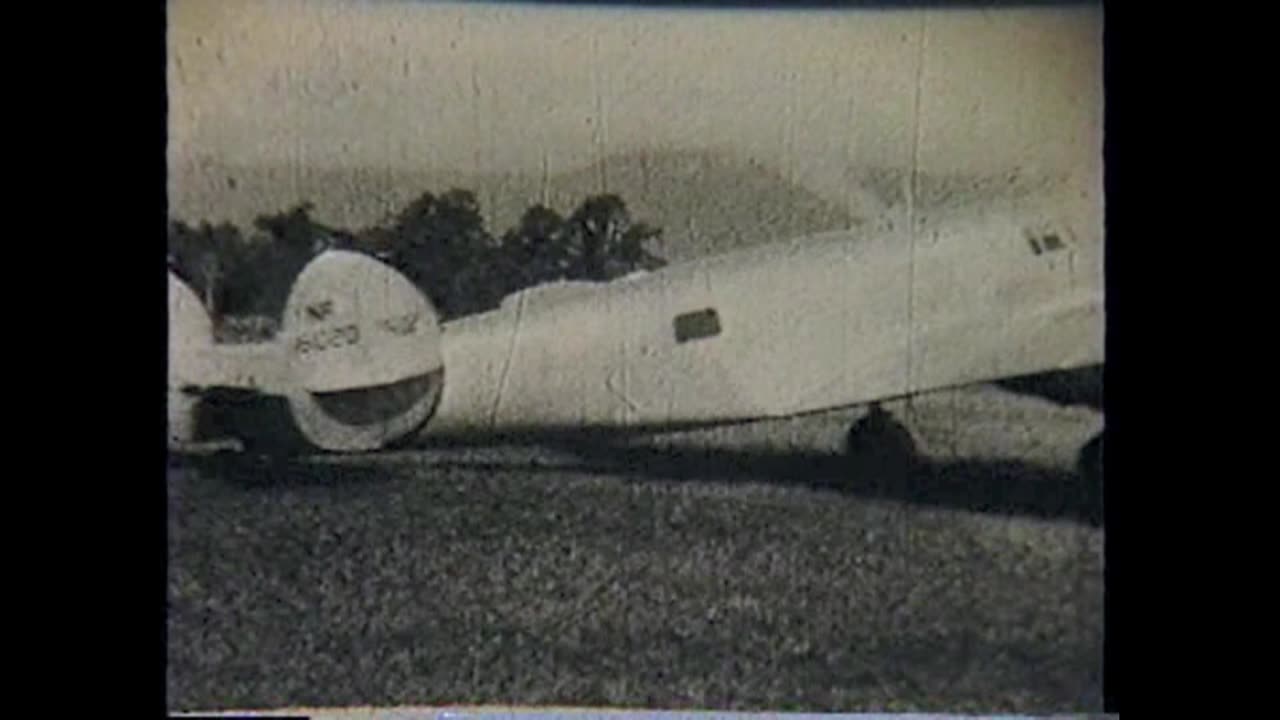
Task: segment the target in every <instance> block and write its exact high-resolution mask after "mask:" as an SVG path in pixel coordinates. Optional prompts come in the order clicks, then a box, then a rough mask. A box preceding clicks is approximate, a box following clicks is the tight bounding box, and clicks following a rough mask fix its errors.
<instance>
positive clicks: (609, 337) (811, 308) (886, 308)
mask: <svg viewBox="0 0 1280 720" xmlns="http://www.w3.org/2000/svg"><path fill="white" fill-rule="evenodd" d="M1081 217H1086V218H1093V221H1092V222H1089V221H1081V220H1079V218H1081ZM1102 234H1103V233H1102V225H1101V221H1100V219H1099V218H1098V217H1097V216H1096V215H1095V214H1094V213H1082V214H1080V213H1077V214H1075V215H1074V216H1071V217H1060V216H1057V215H1054V214H1052V213H1042V214H1038V213H1031V214H1018V215H1009V214H992V215H989V216H985V217H984V216H980V215H975V216H973V217H971V218H969V219H967V220H956V221H953V222H948V223H945V224H943V223H935V225H934V226H932V227H928V226H917V229H916V231H914V232H907V231H906V230H905V229H900V230H898V231H896V232H894V231H890V232H887V233H884V234H882V235H879V236H874V237H864V236H861V235H860V234H858V233H855V232H845V231H841V232H830V233H824V234H818V235H813V236H807V237H802V238H797V239H794V240H790V241H785V242H776V243H772V244H768V245H763V246H758V247H753V248H749V249H744V250H740V251H737V252H733V253H730V254H726V255H721V256H716V257H708V258H703V259H699V260H696V261H691V262H686V263H681V264H678V265H672V266H669V267H665V268H663V269H661V270H658V271H656V272H652V273H645V274H639V275H635V276H630V277H626V278H623V279H619V280H614V281H611V282H605V283H583V282H565V283H554V284H550V285H544V286H539V287H535V288H532V289H530V290H526V291H522V292H519V293H517V294H514V295H512V296H510V297H508V298H506V300H505V301H504V302H503V303H502V306H501V307H500V308H499V309H496V310H493V311H490V312H485V313H482V314H478V315H472V316H468V317H463V318H460V319H457V320H453V321H450V322H446V323H441V322H440V321H439V317H438V315H437V313H436V311H435V309H434V308H433V307H432V304H431V302H430V301H429V300H428V299H427V298H426V297H425V296H424V295H423V293H422V292H420V291H419V290H418V289H417V288H416V287H415V286H414V285H413V284H412V283H411V282H410V281H409V280H407V279H406V278H405V277H403V276H402V275H401V274H399V273H398V272H397V271H396V270H394V269H393V268H391V267H390V266H388V265H386V264H383V263H382V262H380V261H378V260H377V259H375V258H373V257H370V256H366V255H363V254H358V253H355V252H349V251H328V252H325V253H323V254H321V255H319V256H317V257H316V258H315V259H314V260H313V261H312V262H311V263H310V264H309V265H308V266H307V267H306V268H305V269H304V270H303V271H302V272H301V273H300V275H299V276H298V278H297V279H296V281H295V283H294V286H293V288H292V289H291V293H290V296H289V298H288V301H287V305H286V308H285V311H284V316H283V322H282V327H281V331H280V334H279V336H278V337H277V339H276V340H274V341H271V342H267V343H262V344H251V345H229V344H217V343H215V342H214V336H213V331H212V330H213V326H212V322H211V320H210V318H209V315H208V314H207V313H206V312H205V310H204V308H203V307H202V305H201V303H200V301H199V300H198V299H197V297H196V295H195V294H194V293H193V292H192V291H191V289H190V288H189V287H187V286H186V285H184V284H183V282H182V281H181V280H179V279H178V278H176V277H175V276H173V275H172V274H171V275H170V280H169V312H170V358H169V391H168V392H169V428H170V430H169V442H170V448H171V450H173V451H174V452H175V453H190V452H201V451H203V450H207V449H209V448H211V447H219V446H220V445H219V444H218V442H217V439H216V438H209V437H202V434H203V433H204V432H205V431H204V430H202V429H201V423H200V422H198V418H199V417H200V412H199V410H200V407H201V404H202V403H203V402H206V401H207V400H209V399H210V398H211V397H214V396H216V395H218V394H219V393H221V394H226V393H238V394H240V395H246V396H252V397H257V398H264V399H268V400H273V401H275V402H276V403H277V405H278V406H280V407H282V408H287V410H286V414H287V415H288V416H289V417H291V418H292V420H291V422H290V423H289V424H290V425H292V428H291V430H292V431H294V434H295V435H296V436H297V437H298V438H300V439H301V440H302V441H303V442H302V444H303V445H304V446H307V447H310V448H311V449H312V450H319V451H323V452H331V453H354V452H367V451H376V450H379V449H382V448H387V447H391V446H393V445H397V444H400V443H403V442H406V441H409V440H413V439H416V438H424V437H426V438H433V437H434V438H448V437H469V438H472V439H474V438H477V437H480V438H494V439H497V438H499V437H504V436H505V437H509V436H514V435H520V434H525V433H528V434H534V435H536V434H539V433H582V432H593V433H600V432H604V433H651V432H660V431H666V430H672V429H679V428H687V427H699V426H707V425H717V424H726V423H736V422H742V421H749V420H755V419H761V418H773V417H783V416H791V415H797V414H803V413H813V412H818V411H823V410H827V409H833V408H840V407H848V406H857V405H862V404H870V403H876V402H878V401H882V400H887V399H893V398H903V397H909V396H912V395H915V394H919V393H926V392H930V391H935V390H939V389H943V388H951V387H956V386H961V385H967V384H974V383H986V382H991V381H996V380H1000V379H1004V378H1018V377H1021V376H1028V375H1032V374H1035V373H1044V372H1046V371H1058V370H1067V369H1071V368H1087V367H1097V366H1100V365H1101V363H1102V362H1103V354H1104V353H1103V340H1104V321H1103V272H1102V262H1103V252H1102V249H1103V243H1102ZM232 432H236V433H240V434H242V435H243V434H246V433H247V434H248V435H249V436H250V437H243V436H242V437H240V438H237V440H236V441H237V442H242V443H246V444H251V443H252V442H253V440H254V439H255V438H254V437H252V436H253V435H254V434H255V433H257V432H259V430H258V429H257V428H234V429H232ZM1096 440H1097V438H1095V441H1096ZM273 442H275V440H274V439H273Z"/></svg>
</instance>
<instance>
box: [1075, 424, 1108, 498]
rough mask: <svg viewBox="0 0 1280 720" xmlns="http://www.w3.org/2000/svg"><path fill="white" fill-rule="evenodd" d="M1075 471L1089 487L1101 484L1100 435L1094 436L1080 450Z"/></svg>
mask: <svg viewBox="0 0 1280 720" xmlns="http://www.w3.org/2000/svg"><path fill="white" fill-rule="evenodd" d="M1076 469H1077V471H1078V472H1079V473H1080V477H1081V478H1083V479H1084V480H1085V482H1087V483H1088V484H1089V485H1090V486H1094V485H1098V484H1099V483H1101V482H1102V433H1098V434H1097V435H1094V436H1093V439H1092V440H1090V441H1089V442H1087V443H1085V445H1084V447H1082V448H1080V454H1079V456H1078V457H1077V459H1076Z"/></svg>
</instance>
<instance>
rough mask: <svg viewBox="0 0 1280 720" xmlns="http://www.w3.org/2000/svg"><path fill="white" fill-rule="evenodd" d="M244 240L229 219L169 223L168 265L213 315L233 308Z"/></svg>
mask: <svg viewBox="0 0 1280 720" xmlns="http://www.w3.org/2000/svg"><path fill="white" fill-rule="evenodd" d="M246 250H247V248H246V244H245V241H244V238H242V237H241V235H240V230H239V229H238V228H236V227H235V226H234V225H231V224H230V223H220V224H218V225H210V224H209V223H208V222H201V223H200V225H199V226H198V227H194V228H193V227H191V226H189V225H187V224H186V223H184V222H181V221H174V222H171V223H169V258H170V265H171V266H172V267H173V269H174V272H176V273H177V275H178V276H179V277H181V278H182V279H183V280H185V281H186V282H187V283H188V284H190V285H191V286H192V287H193V288H194V289H195V291H196V292H197V293H198V294H199V295H200V297H201V299H202V300H203V301H204V305H205V308H206V309H207V310H208V312H209V314H210V315H212V316H213V317H215V318H217V317H219V316H220V315H221V314H222V313H223V312H226V311H230V310H234V308H235V301H234V298H233V297H230V296H231V295H232V289H233V287H234V283H233V281H232V278H234V277H235V276H236V275H237V274H238V271H239V270H240V269H241V268H242V267H243V265H244V262H245V259H246V258H245V255H246Z"/></svg>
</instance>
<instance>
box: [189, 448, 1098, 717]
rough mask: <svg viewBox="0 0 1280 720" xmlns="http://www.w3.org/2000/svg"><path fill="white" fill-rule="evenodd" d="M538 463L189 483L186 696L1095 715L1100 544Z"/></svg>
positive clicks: (198, 701) (372, 464)
mask: <svg viewBox="0 0 1280 720" xmlns="http://www.w3.org/2000/svg"><path fill="white" fill-rule="evenodd" d="M535 454H536V453H535ZM495 457H496V458H502V457H506V458H511V459H515V461H516V462H515V466H514V467H513V468H511V469H507V470H504V469H501V467H500V466H499V465H497V464H495V463H492V462H490V460H491V459H492V458H495ZM480 460H483V462H479V461H480ZM525 460H527V458H524V459H521V458H520V457H519V452H518V451H515V450H512V451H493V450H489V451H479V450H456V451H449V452H443V453H434V454H433V453H412V452H411V453H400V454H396V455H392V456H388V457H385V458H380V459H377V460H372V459H370V460H361V461H357V462H346V463H341V464H330V465H319V466H316V467H313V468H310V469H308V470H307V471H306V472H304V473H302V474H300V475H294V476H289V477H278V478H267V477H257V478H255V482H253V483H248V484H245V483H237V482H233V481H231V480H229V479H228V478H225V477H223V478H220V477H214V476H209V475H205V474H202V473H199V472H194V471H190V470H176V469H175V470H172V471H171V476H170V500H169V516H170V520H169V533H170V567H169V574H170V579H169V593H170V627H169V641H170V659H169V680H168V687H169V693H170V700H169V702H170V706H171V707H172V708H174V709H219V708H245V707H284V706H299V705H308V706H333V705H364V704H371V705H392V704H534V705H611V706H623V707H664V708H680V709H697V708H715V709H726V710H764V709H779V710H807V711H837V710H838V711H868V710H884V711H930V710H932V711H949V712H1067V711H1085V710H1097V709H1100V705H1101V688H1100V682H1101V680H1100V678H1101V647H1102V646H1101V643H1102V537H1103V534H1102V531H1101V529H1099V528H1097V527H1091V526H1089V525H1088V524H1085V523H1079V522H1075V521H1072V520H1070V519H1056V520H1055V519H1033V518H1026V517H1017V516H1009V515H1002V514H996V513H983V512H973V511H967V510H963V509H953V508H947V507H938V506H929V505H928V504H917V503H909V502H901V501H897V500H880V499H876V498H874V497H867V496H865V495H858V494H856V493H848V492H840V491H838V490H835V489H823V488H819V487H814V486H811V485H807V484H798V485H793V484H789V483H787V482H782V481H779V478H773V479H771V480H766V481H760V482H734V481H732V480H725V479H723V478H719V477H708V478H699V477H684V478H682V479H681V480H680V481H678V482H677V481H671V480H664V479H662V478H661V477H660V475H661V471H658V472H657V473H656V475H658V476H657V477H655V476H652V475H650V476H642V475H643V473H641V472H639V471H625V472H619V473H617V474H614V475H600V474H595V475H592V474H585V473H581V472H574V471H572V470H566V469H556V468H554V467H551V468H546V467H544V468H543V469H542V470H541V471H539V472H531V471H530V469H529V466H528V465H527V464H526V463H525ZM472 461H477V462H475V463H474V464H473V465H472V466H469V465H468V463H469V462H472ZM795 472H796V473H797V475H803V474H804V473H805V469H804V468H802V467H796V468H795Z"/></svg>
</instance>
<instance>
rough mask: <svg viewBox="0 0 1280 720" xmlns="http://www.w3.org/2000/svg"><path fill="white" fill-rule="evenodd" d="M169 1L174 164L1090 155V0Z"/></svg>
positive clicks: (808, 162) (996, 168)
mask: <svg viewBox="0 0 1280 720" xmlns="http://www.w3.org/2000/svg"><path fill="white" fill-rule="evenodd" d="M169 18H170V25H169V35H168V37H169V40H168V42H169V56H170V60H169V88H170V90H169V92H170V95H169V105H170V115H169V118H170V121H169V122H170V158H171V162H175V163H184V162H189V161H191V160H196V159H201V158H212V159H216V160H217V161H219V162H222V163H228V164H245V165H255V164H276V165H279V164H291V163H301V164H303V165H308V166H329V167H332V166H339V167H396V168H428V169H443V170H462V171H480V172H491V171H506V170H541V169H542V168H543V167H544V165H545V166H546V167H547V169H548V170H550V171H551V172H557V171H560V170H564V169H570V168H573V167H577V166H582V165H585V164H588V163H590V162H592V161H594V160H596V159H597V158H599V157H601V156H603V155H607V154H610V153H615V152H619V151H625V150H631V149H636V148H639V147H653V146H655V145H657V146H664V147H676V148H680V147H690V148H708V147H730V148H732V149H733V150H734V151H736V152H738V153H741V154H744V155H747V156H750V157H753V158H755V159H756V160H759V161H762V162H765V163H767V164H769V165H772V166H773V167H776V168H778V169H779V170H781V171H783V172H785V173H787V174H788V176H789V177H791V178H792V179H794V180H796V181H799V182H802V183H804V184H805V185H808V186H810V187H813V188H814V189H817V190H820V191H821V190H826V191H834V192H835V193H836V194H838V193H839V187H838V186H839V185H840V183H842V182H844V173H845V171H846V169H847V168H848V167H849V166H850V165H852V164H872V165H891V166H899V167H907V166H910V165H911V164H912V163H916V164H917V167H919V168H920V169H921V170H924V171H979V172H986V171H991V172H1003V171H1004V170H1006V169H1008V168H1012V167H1020V168H1022V169H1023V170H1024V171H1028V172H1037V171H1043V172H1064V171H1066V172H1073V173H1074V172H1078V171H1080V170H1084V171H1085V172H1087V173H1090V174H1093V175H1096V174H1097V172H1099V169H1100V154H1101V143H1102V132H1101V122H1102V92H1101V89H1102V79H1101V72H1102V46H1101V33H1102V22H1101V11H1100V10H1098V9H1094V8H1055V9H1048V10H1045V9H1023V10H1016V11H1015V10H1004V9H1001V10H988V11H971V10H964V11H961V10H931V11H918V10H912V11H902V10H892V11H885V10H881V11H868V10H822V11H785V12H784V11H778V10H772V11H762V10H699V11H690V10H636V9H621V8H609V9H604V8H587V7H567V6H552V7H548V6H528V5H521V4H518V3H501V4H491V5H490V4H477V3H428V2H409V1H407V0H401V1H383V2H336V1H334V0H305V1H302V0H272V1H271V2H261V1H260V0H175V1H174V2H172V3H171V5H170V8H169Z"/></svg>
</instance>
